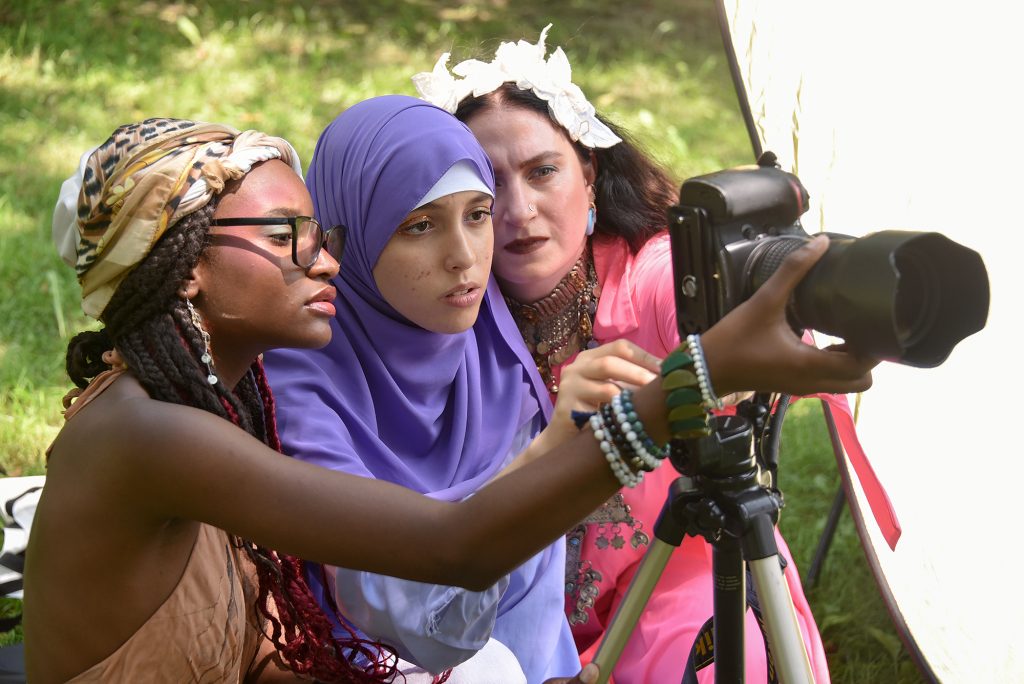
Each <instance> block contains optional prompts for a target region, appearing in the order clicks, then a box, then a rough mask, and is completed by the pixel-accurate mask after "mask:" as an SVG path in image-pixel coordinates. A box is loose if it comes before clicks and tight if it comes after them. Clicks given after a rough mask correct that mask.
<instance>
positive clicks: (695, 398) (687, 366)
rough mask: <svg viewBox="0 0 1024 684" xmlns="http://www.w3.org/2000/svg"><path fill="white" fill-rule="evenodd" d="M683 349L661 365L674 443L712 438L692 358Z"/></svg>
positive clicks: (681, 346)
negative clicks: (675, 440) (704, 437)
mask: <svg viewBox="0 0 1024 684" xmlns="http://www.w3.org/2000/svg"><path fill="white" fill-rule="evenodd" d="M684 348H685V346H684V345H680V347H679V348H677V349H676V350H675V351H673V352H672V353H671V354H669V355H668V356H667V357H666V358H665V360H664V362H662V364H661V389H662V390H663V391H664V392H665V393H666V394H667V396H666V398H665V403H666V405H667V406H668V409H669V412H668V426H669V431H670V432H671V433H672V437H673V438H674V439H695V438H697V437H702V436H704V435H707V434H709V432H710V430H709V428H708V422H707V421H708V414H707V411H705V409H704V405H703V394H702V392H701V387H700V380H699V379H698V377H697V373H696V372H695V371H696V369H695V368H694V359H693V356H691V355H690V354H688V353H687V352H685V351H683V349H684Z"/></svg>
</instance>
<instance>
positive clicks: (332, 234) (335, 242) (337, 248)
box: [327, 226, 346, 264]
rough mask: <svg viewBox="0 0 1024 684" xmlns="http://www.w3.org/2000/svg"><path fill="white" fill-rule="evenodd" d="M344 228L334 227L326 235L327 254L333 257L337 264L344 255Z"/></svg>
mask: <svg viewBox="0 0 1024 684" xmlns="http://www.w3.org/2000/svg"><path fill="white" fill-rule="evenodd" d="M345 234H346V229H345V226H335V227H334V228H331V230H329V231H328V233H327V253H328V254H330V255H331V256H332V257H334V260H335V261H337V262H338V263H339V264H340V263H341V257H342V255H343V254H344V253H345Z"/></svg>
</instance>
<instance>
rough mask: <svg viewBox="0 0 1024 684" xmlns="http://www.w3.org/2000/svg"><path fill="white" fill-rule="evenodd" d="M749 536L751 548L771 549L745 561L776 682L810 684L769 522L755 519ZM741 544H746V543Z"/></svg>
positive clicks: (790, 597) (810, 678) (789, 597)
mask: <svg viewBox="0 0 1024 684" xmlns="http://www.w3.org/2000/svg"><path fill="white" fill-rule="evenodd" d="M748 534H753V535H755V536H756V537H757V541H756V542H754V544H755V545H756V547H758V548H760V549H762V553H763V552H764V551H765V550H767V549H769V548H772V549H774V553H772V554H771V555H762V553H758V554H757V555H759V556H762V557H760V558H757V559H755V560H748V561H747V564H748V565H749V567H750V575H751V577H752V578H753V580H754V588H755V589H756V590H757V599H758V603H760V605H761V616H762V618H763V619H764V629H765V632H766V633H767V634H768V646H769V648H771V650H772V655H773V656H774V661H775V669H776V670H777V671H778V674H779V681H780V682H781V683H782V684H813V682H814V674H813V673H812V671H811V661H810V660H809V659H808V657H807V649H806V648H805V647H804V640H803V638H802V637H801V635H800V625H799V624H798V623H797V620H796V609H795V608H793V597H792V596H791V595H790V593H789V586H788V585H787V584H786V578H785V577H784V576H783V574H782V568H781V567H780V566H779V556H778V547H777V546H776V545H775V536H774V533H773V525H772V522H771V520H770V519H769V518H768V517H767V516H763V515H762V516H758V517H757V518H755V519H754V521H753V525H752V526H751V530H750V532H748ZM744 541H745V542H747V540H746V539H745V540H744ZM747 548H751V546H750V545H748V546H747Z"/></svg>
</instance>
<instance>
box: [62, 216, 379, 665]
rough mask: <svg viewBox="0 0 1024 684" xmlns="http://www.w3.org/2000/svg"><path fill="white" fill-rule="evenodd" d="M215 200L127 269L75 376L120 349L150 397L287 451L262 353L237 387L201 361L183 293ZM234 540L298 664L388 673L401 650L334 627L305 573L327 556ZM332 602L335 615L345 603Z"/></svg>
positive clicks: (71, 369)
mask: <svg viewBox="0 0 1024 684" xmlns="http://www.w3.org/2000/svg"><path fill="white" fill-rule="evenodd" d="M215 206H216V197H215V198H214V201H212V202H210V203H209V204H207V205H206V206H205V207H203V208H202V209H199V210H198V211H195V212H193V213H192V214H190V215H188V216H186V217H185V218H183V219H181V220H180V221H178V222H177V223H176V224H174V225H173V226H171V227H170V228H169V229H168V230H167V231H166V233H165V234H164V235H163V236H162V237H161V238H160V240H158V241H157V243H156V244H155V245H154V247H153V249H152V251H151V252H150V253H149V254H148V255H147V256H146V258H145V259H143V260H142V262H140V263H139V265H138V266H137V267H136V268H135V269H134V270H132V271H131V273H129V274H128V276H127V277H126V278H125V279H124V281H123V282H122V283H121V284H120V285H119V286H118V288H117V290H116V291H115V292H114V295H113V297H112V298H111V300H110V303H109V304H107V306H106V308H105V309H104V310H103V313H102V315H101V317H100V318H101V320H102V322H103V323H104V324H105V326H106V327H105V328H104V329H102V330H100V331H98V332H93V331H89V332H83V333H80V334H79V335H77V336H75V337H74V338H73V339H72V340H71V343H70V344H69V345H68V351H67V362H66V365H67V371H68V375H69V376H70V378H71V380H72V381H73V382H74V383H75V384H76V385H78V386H79V387H85V386H86V385H87V384H88V383H89V381H90V380H91V379H92V378H94V377H96V376H97V375H98V374H99V373H101V372H103V371H105V370H107V369H108V368H109V366H107V365H106V364H105V363H103V361H102V355H103V353H104V352H105V351H109V350H111V349H114V348H116V349H117V351H118V352H119V353H120V354H121V356H122V358H123V359H124V361H125V363H126V364H127V366H128V369H129V370H130V371H131V374H132V375H133V376H134V377H135V378H136V379H137V380H138V381H139V382H140V383H141V384H142V386H143V387H145V389H146V391H147V392H148V393H149V395H150V396H151V397H152V398H154V399H158V400H160V401H167V402H172V403H175V404H183V405H186V406H194V407H196V408H199V409H203V410H205V411H209V412H210V413H214V414H216V415H219V416H221V417H222V418H225V419H226V420H229V421H231V422H232V423H234V424H235V425H237V426H239V427H240V428H242V429H243V430H245V431H246V432H248V433H249V434H251V435H253V436H255V437H256V438H257V439H260V440H262V441H263V442H264V443H265V444H267V445H269V446H271V447H273V448H274V449H277V450H278V451H280V450H281V441H280V439H279V437H278V433H277V424H276V421H275V418H274V400H273V395H272V393H271V391H270V388H269V386H268V384H267V378H266V375H265V373H264V371H263V366H262V364H261V363H260V362H259V361H258V360H257V361H256V362H254V363H253V364H252V366H250V368H249V371H248V372H247V374H246V376H245V377H244V378H243V379H242V380H241V382H239V383H238V386H237V387H235V388H234V389H232V388H229V387H226V386H225V383H223V382H218V383H216V384H213V385H211V384H210V383H209V382H208V381H207V379H206V378H207V372H206V368H205V366H204V364H202V363H201V362H200V358H201V356H202V355H203V353H205V344H204V342H203V337H202V334H201V333H200V331H199V330H198V329H197V328H196V326H195V325H194V324H193V322H192V318H191V316H190V314H189V312H188V309H187V308H186V305H185V301H184V300H183V299H182V298H181V297H180V296H179V295H178V290H179V288H180V287H181V284H182V283H183V282H184V281H185V279H186V278H187V277H188V275H189V273H190V272H191V271H192V269H193V268H194V267H195V266H196V264H197V263H198V262H199V258H200V256H201V255H202V254H203V251H204V250H205V249H206V247H207V245H208V243H209V239H208V235H209V226H210V220H211V219H212V217H213V212H214V209H215ZM235 543H236V545H237V546H238V547H239V548H241V549H242V550H243V551H244V552H245V553H246V555H247V556H248V557H249V558H250V559H251V560H252V561H253V563H254V564H255V566H256V572H257V577H258V579H259V592H258V598H257V608H258V610H259V612H260V613H261V614H262V615H263V617H265V618H266V619H267V620H268V621H269V622H270V624H271V627H272V634H271V635H270V639H271V640H272V642H273V643H274V646H275V647H276V648H277V650H278V652H279V653H280V655H281V657H282V658H283V660H284V661H285V662H286V663H287V664H288V666H289V667H290V668H291V669H292V670H294V671H295V672H297V673H299V674H302V675H307V676H310V677H314V678H316V680H318V681H323V682H381V681H390V679H389V677H391V676H393V673H394V669H395V659H394V658H393V657H392V656H391V655H390V654H389V653H388V652H387V650H386V649H385V648H384V646H383V645H382V644H379V643H377V642H373V641H368V640H366V639H364V638H361V637H360V636H359V635H358V634H357V633H356V632H355V631H354V630H353V629H352V628H351V627H349V626H348V623H347V622H346V621H345V620H344V619H343V618H341V617H340V616H337V617H338V623H339V624H340V625H342V627H343V628H344V629H345V630H347V632H348V635H347V637H346V638H338V637H335V636H334V635H333V634H332V622H331V620H330V619H329V618H328V615H327V613H325V612H324V609H323V608H322V607H321V606H320V605H319V604H318V603H317V601H316V598H315V597H314V595H313V593H312V591H311V590H310V587H309V584H308V582H307V580H306V573H307V572H309V573H311V574H312V573H315V574H316V576H318V577H324V576H325V573H324V568H323V566H322V565H320V564H312V563H307V562H305V561H302V560H300V559H298V558H294V557H292V556H288V555H286V554H283V553H278V552H276V551H274V550H272V549H268V548H264V547H262V546H260V545H258V544H255V543H253V542H250V541H246V540H243V539H239V538H235ZM325 593H326V592H325ZM326 595H327V596H328V601H330V594H329V593H326ZM329 607H330V608H332V609H333V610H334V612H335V614H336V615H337V607H336V606H333V604H332V605H330V606H329ZM275 609H276V610H275Z"/></svg>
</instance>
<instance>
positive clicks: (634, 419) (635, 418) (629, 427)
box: [612, 389, 668, 470]
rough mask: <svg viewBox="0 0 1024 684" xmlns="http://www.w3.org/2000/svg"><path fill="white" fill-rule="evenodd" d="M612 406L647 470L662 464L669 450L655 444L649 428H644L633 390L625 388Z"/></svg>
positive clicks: (626, 436)
mask: <svg viewBox="0 0 1024 684" xmlns="http://www.w3.org/2000/svg"><path fill="white" fill-rule="evenodd" d="M612 408H613V409H615V419H616V420H617V421H618V422H619V425H620V426H621V427H622V431H623V433H624V435H625V438H626V441H627V442H628V443H629V446H630V448H632V449H633V451H634V452H636V454H637V456H638V457H639V458H640V460H641V462H642V463H644V464H645V465H646V466H647V468H645V470H654V469H655V468H657V467H658V466H659V465H661V462H662V460H664V458H665V456H666V455H667V454H668V450H667V449H666V448H665V447H660V446H658V445H657V444H655V443H654V440H653V439H651V437H650V435H648V434H647V430H645V429H644V424H643V422H642V421H641V420H640V416H639V415H638V414H637V412H636V410H635V408H634V407H633V391H632V390H628V389H627V390H623V391H622V393H621V394H619V395H618V396H616V397H614V398H613V399H612Z"/></svg>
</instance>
